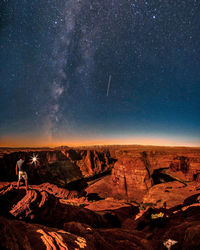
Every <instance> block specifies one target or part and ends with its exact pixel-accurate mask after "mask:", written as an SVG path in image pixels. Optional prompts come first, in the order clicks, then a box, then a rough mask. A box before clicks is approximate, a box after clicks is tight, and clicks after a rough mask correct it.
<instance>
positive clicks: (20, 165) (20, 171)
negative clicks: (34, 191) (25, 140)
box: [16, 155, 28, 190]
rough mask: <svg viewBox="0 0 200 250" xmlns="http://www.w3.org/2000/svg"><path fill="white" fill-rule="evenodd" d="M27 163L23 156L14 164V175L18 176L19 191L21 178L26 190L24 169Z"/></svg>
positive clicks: (26, 182)
mask: <svg viewBox="0 0 200 250" xmlns="http://www.w3.org/2000/svg"><path fill="white" fill-rule="evenodd" d="M27 165H28V163H27V161H26V159H25V156H24V155H21V156H20V159H19V160H18V161H17V163H16V175H18V182H17V189H19V186H20V181H21V180H22V178H23V179H24V181H25V185H26V190H28V175H27V173H26V167H27Z"/></svg>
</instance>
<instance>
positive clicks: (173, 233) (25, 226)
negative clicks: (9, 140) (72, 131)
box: [0, 145, 200, 250]
mask: <svg viewBox="0 0 200 250" xmlns="http://www.w3.org/2000/svg"><path fill="white" fill-rule="evenodd" d="M20 154H23V155H25V157H26V158H27V159H31V157H32V156H33V155H37V157H38V161H37V163H36V164H31V165H30V166H28V167H27V174H28V178H29V189H28V190H27V191H26V189H25V186H24V184H23V183H22V184H21V186H20V188H19V190H17V176H16V173H15V166H16V161H17V160H18V159H19V155H20ZM0 204H1V206H0V249H14V250H15V249H91V250H95V249H102V248H104V249H105V250H106V249H148V250H149V249H152V250H154V249H155V250H156V249H185V250H186V249H187V250H188V249H191V250H192V249H200V238H199V234H200V148H192V147H155V146H139V145H135V146H121V145H115V146H93V147H76V148H75V147H73V148H70V147H65V146H62V147H57V148H42V149H41V148H0Z"/></svg>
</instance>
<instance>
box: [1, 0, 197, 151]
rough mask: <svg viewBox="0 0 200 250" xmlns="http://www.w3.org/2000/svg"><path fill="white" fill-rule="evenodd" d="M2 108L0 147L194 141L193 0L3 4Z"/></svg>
mask: <svg viewBox="0 0 200 250" xmlns="http://www.w3.org/2000/svg"><path fill="white" fill-rule="evenodd" d="M109 80H110V82H109ZM108 85H110V86H108ZM0 109H1V118H0V146H17V145H18V146H23V145H26V146H35V145H42V146H48V145H61V144H62V145H70V144H72V145H77V144H89V143H90V144H98V143H99V144H102V143H103V144H107V143H111V144H123V143H124V144H130V143H132V144H160V145H162V144H163V145H165V144H166V145H194V146H195V145H200V1H199V0H189V1H188V0H185V1H183V0H176V1H175V0H151V1H150V0H146V1H143V0H134V1H133V0H40V1H39V0H32V1H30V0H0Z"/></svg>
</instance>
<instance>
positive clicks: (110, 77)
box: [107, 75, 112, 96]
mask: <svg viewBox="0 0 200 250" xmlns="http://www.w3.org/2000/svg"><path fill="white" fill-rule="evenodd" d="M111 79H112V76H111V75H109V80H108V88H107V96H108V94H109V90H110V82H111Z"/></svg>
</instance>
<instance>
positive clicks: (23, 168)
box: [21, 160, 27, 171]
mask: <svg viewBox="0 0 200 250" xmlns="http://www.w3.org/2000/svg"><path fill="white" fill-rule="evenodd" d="M26 169H27V161H26V160H25V161H24V162H23V163H22V165H21V171H26Z"/></svg>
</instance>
